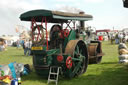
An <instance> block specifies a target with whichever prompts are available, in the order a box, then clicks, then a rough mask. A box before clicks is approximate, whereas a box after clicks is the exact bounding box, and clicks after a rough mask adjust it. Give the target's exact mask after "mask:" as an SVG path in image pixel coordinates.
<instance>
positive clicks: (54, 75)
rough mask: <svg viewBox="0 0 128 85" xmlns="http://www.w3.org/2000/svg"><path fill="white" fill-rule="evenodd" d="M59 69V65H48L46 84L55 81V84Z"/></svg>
mask: <svg viewBox="0 0 128 85" xmlns="http://www.w3.org/2000/svg"><path fill="white" fill-rule="evenodd" d="M60 69H61V67H57V66H51V67H50V70H49V76H48V82H47V84H49V83H50V82H55V83H56V85H57V83H58V76H59V71H60Z"/></svg>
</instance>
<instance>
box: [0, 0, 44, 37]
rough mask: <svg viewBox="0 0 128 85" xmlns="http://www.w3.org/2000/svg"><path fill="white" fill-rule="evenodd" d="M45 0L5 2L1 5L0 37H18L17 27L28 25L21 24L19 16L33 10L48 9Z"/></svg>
mask: <svg viewBox="0 0 128 85" xmlns="http://www.w3.org/2000/svg"><path fill="white" fill-rule="evenodd" d="M42 1H44V0H20V1H19V0H3V1H1V3H0V19H1V20H0V32H1V34H0V35H3V34H4V35H5V34H6V35H10V34H11V35H16V33H15V26H16V25H19V24H20V25H24V26H25V27H26V26H28V23H27V24H26V23H24V22H21V21H20V19H19V16H20V14H21V13H23V12H25V11H28V10H31V9H41V8H46V6H45V3H42Z"/></svg>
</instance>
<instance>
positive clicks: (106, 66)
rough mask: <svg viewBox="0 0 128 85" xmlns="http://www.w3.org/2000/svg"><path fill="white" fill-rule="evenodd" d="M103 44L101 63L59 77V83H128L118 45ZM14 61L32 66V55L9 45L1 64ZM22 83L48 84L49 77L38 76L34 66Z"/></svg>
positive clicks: (1, 54) (1, 53) (127, 67)
mask: <svg viewBox="0 0 128 85" xmlns="http://www.w3.org/2000/svg"><path fill="white" fill-rule="evenodd" d="M102 44H103V52H104V53H105V56H103V59H102V62H101V63H100V64H91V65H88V69H87V72H86V73H84V74H83V75H81V76H79V77H76V78H73V79H71V80H69V79H66V78H62V77H59V82H58V85H128V66H127V65H124V64H118V51H117V47H118V45H115V44H114V45H111V44H110V42H103V43H102ZM14 61H16V62H18V63H24V64H30V65H31V67H32V56H24V55H23V50H22V49H16V48H15V47H8V48H7V50H6V51H4V52H0V65H2V64H9V63H10V62H14ZM22 85H47V79H42V78H41V77H39V76H37V75H36V74H35V72H34V70H33V68H32V72H31V73H30V74H29V75H27V76H23V77H22ZM50 85H55V84H54V83H51V84H50Z"/></svg>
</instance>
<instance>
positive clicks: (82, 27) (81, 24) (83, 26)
mask: <svg viewBox="0 0 128 85" xmlns="http://www.w3.org/2000/svg"><path fill="white" fill-rule="evenodd" d="M79 14H85V13H84V12H83V11H81V12H79ZM80 29H81V30H85V24H84V21H80Z"/></svg>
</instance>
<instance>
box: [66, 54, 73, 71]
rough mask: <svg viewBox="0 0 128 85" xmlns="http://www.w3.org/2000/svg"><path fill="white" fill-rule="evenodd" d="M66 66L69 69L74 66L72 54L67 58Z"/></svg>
mask: <svg viewBox="0 0 128 85" xmlns="http://www.w3.org/2000/svg"><path fill="white" fill-rule="evenodd" d="M66 67H67V68H68V69H71V68H72V57H70V56H69V57H68V58H67V59H66Z"/></svg>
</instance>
